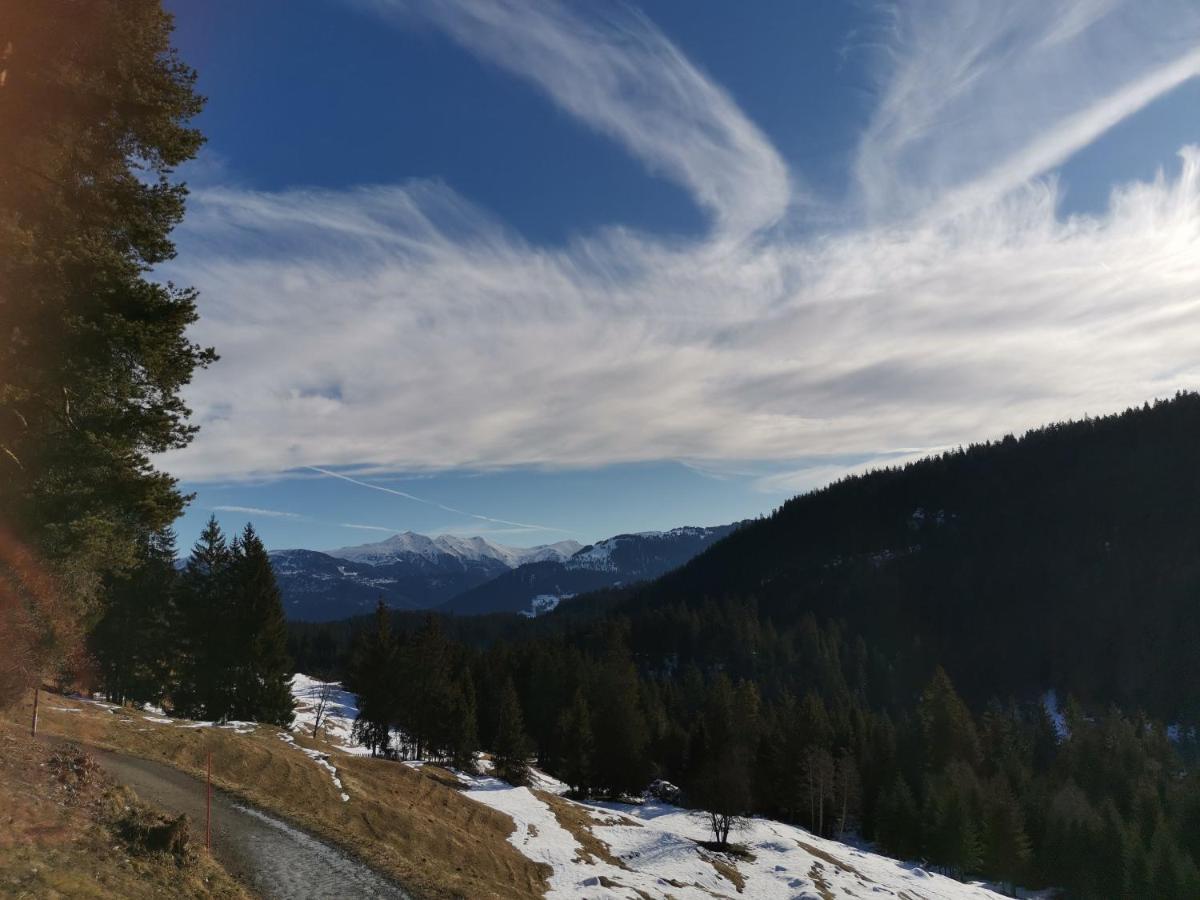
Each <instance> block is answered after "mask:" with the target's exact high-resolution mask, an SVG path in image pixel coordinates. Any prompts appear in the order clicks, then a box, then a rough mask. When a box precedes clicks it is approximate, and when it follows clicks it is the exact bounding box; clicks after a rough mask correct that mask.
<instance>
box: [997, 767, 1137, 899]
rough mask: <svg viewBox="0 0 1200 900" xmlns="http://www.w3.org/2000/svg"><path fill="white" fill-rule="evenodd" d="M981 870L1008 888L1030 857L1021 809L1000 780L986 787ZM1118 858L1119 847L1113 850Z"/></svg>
mask: <svg viewBox="0 0 1200 900" xmlns="http://www.w3.org/2000/svg"><path fill="white" fill-rule="evenodd" d="M982 845H983V871H985V872H987V873H988V875H989V877H991V878H996V879H998V880H1000V881H1002V882H1006V883H1007V884H1009V885H1015V884H1018V883H1019V882H1020V881H1021V880H1022V878H1023V877H1024V876H1025V874H1026V871H1027V868H1026V867H1027V865H1028V863H1029V858H1030V850H1031V848H1030V844H1029V838H1028V836H1027V835H1026V834H1025V823H1024V821H1023V816H1022V815H1021V807H1020V806H1019V805H1018V804H1017V801H1016V798H1015V797H1014V796H1013V793H1012V790H1011V789H1010V788H1009V786H1008V784H1007V782H1005V781H1004V780H1003V779H1002V778H999V777H998V778H996V779H994V780H993V782H992V784H991V785H990V786H989V791H988V797H987V799H986V801H985V810H984V821H983V836H982ZM1116 850H1117V853H1118V859H1119V858H1120V847H1117V848H1116Z"/></svg>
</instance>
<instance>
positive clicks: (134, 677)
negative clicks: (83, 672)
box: [89, 528, 179, 703]
mask: <svg viewBox="0 0 1200 900" xmlns="http://www.w3.org/2000/svg"><path fill="white" fill-rule="evenodd" d="M178 585H179V575H178V573H177V572H176V570H175V532H174V531H172V530H171V529H170V528H164V529H162V530H160V531H156V532H153V533H151V534H149V535H146V536H144V537H143V538H142V539H141V540H139V542H138V559H137V563H136V564H135V566H134V567H133V569H131V570H129V571H127V572H125V573H122V574H120V575H113V576H109V578H107V579H106V583H105V587H104V591H103V593H102V597H103V601H102V606H101V614H100V620H99V621H98V622H97V623H96V626H95V628H94V629H93V630H92V634H91V636H90V639H89V645H90V648H91V651H92V654H93V656H94V657H95V659H96V662H97V666H98V668H99V671H100V679H101V686H102V687H103V689H104V692H105V694H106V695H107V696H108V698H109V700H111V701H112V702H114V703H124V702H126V701H131V700H132V701H135V702H140V703H160V702H161V701H162V698H163V696H164V694H165V693H166V692H167V683H168V676H169V674H170V671H171V661H172V658H173V656H174V647H173V646H172V643H171V625H172V616H173V614H174V607H175V596H176V593H177V591H178Z"/></svg>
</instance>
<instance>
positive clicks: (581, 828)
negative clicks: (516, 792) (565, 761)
mask: <svg viewBox="0 0 1200 900" xmlns="http://www.w3.org/2000/svg"><path fill="white" fill-rule="evenodd" d="M533 793H534V796H536V797H537V798H538V799H539V800H541V801H542V802H543V803H545V804H546V805H547V806H549V807H550V810H551V812H553V813H554V818H556V819H557V820H558V824H559V825H561V826H562V827H563V828H565V829H566V830H567V831H569V832H570V833H571V836H572V837H573V838H575V840H576V841H578V842H579V857H580V859H582V860H583V862H585V863H588V864H589V865H594V864H595V862H596V860H597V859H599V860H601V861H602V862H606V863H608V864H609V865H612V866H616V867H617V868H619V869H628V868H629V866H627V865H625V862H624V860H622V859H621V858H620V857H618V856H614V855H613V852H612V850H611V849H610V848H609V846H608V844H606V843H604V841H602V840H600V838H598V837H596V835H595V834H593V833H592V825H594V824H596V823H595V822H594V821H593V820H592V817H591V816H590V815H589V814H588V811H587V810H586V809H584V808H583V807H582V806H578V805H576V804H574V803H570V802H568V801H566V800H564V799H563V798H562V797H560V796H558V795H557V794H551V793H550V792H549V791H537V790H535V791H534V792H533ZM620 824H625V823H624V822H621V823H620ZM637 824H639V825H640V824H641V823H640V822H639V823H637Z"/></svg>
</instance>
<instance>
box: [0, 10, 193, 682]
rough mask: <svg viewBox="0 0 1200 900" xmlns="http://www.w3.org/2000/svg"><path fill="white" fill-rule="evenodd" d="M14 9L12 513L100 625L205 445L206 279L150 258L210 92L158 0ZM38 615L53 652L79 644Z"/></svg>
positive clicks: (180, 198) (9, 293)
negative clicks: (198, 446) (162, 277)
mask: <svg viewBox="0 0 1200 900" xmlns="http://www.w3.org/2000/svg"><path fill="white" fill-rule="evenodd" d="M3 20H4V35H3V40H2V41H0V49H2V50H3V53H4V61H3V68H4V80H3V82H2V85H0V93H2V94H3V96H2V97H0V134H3V135H4V150H3V153H0V247H3V251H2V252H0V334H3V335H5V339H4V340H3V341H0V522H3V523H5V526H6V529H7V530H10V531H11V535H10V537H12V538H14V539H16V540H18V541H20V542H21V543H22V544H23V545H25V546H26V547H28V548H30V549H31V551H32V552H33V553H34V554H35V555H36V556H37V557H40V558H41V559H42V560H43V561H44V562H45V563H46V564H47V566H46V568H47V570H48V571H49V572H51V573H52V577H53V579H54V582H55V583H56V585H57V588H58V590H56V591H55V592H54V595H55V596H57V597H60V598H65V599H64V602H66V603H68V604H70V611H71V613H72V614H73V616H74V617H75V618H76V619H78V620H84V619H87V618H88V617H90V615H91V614H92V613H94V612H98V610H96V608H95V604H96V602H97V600H98V599H99V598H98V591H99V589H100V587H101V585H102V583H103V580H104V578H105V577H106V576H120V575H121V573H122V572H124V571H127V570H128V569H129V568H130V567H131V566H132V565H133V564H134V563H135V561H136V558H137V554H138V542H139V540H145V538H146V535H149V534H152V533H155V532H158V531H160V530H161V529H163V528H165V527H167V526H169V525H170V523H171V522H172V520H174V519H175V518H176V517H177V516H178V515H179V513H180V512H181V510H182V508H183V504H184V498H183V496H182V494H181V493H180V492H179V490H178V488H177V485H176V481H175V479H174V478H172V477H171V476H169V475H167V474H166V473H164V472H160V471H157V470H156V469H155V468H154V466H153V465H152V462H151V459H152V455H153V454H157V453H161V452H163V451H165V450H168V449H171V448H175V447H182V446H184V445H186V444H187V443H188V442H189V440H190V439H191V437H192V435H193V433H194V431H195V428H194V426H191V425H189V424H188V415H189V411H188V409H187V408H186V406H185V405H184V403H183V400H182V397H181V393H180V392H181V390H182V388H183V387H184V385H186V384H187V383H188V381H189V380H190V379H191V376H192V373H193V372H194V370H195V369H197V368H199V367H203V366H205V365H207V364H208V363H209V362H211V361H212V360H213V359H214V358H215V357H214V355H213V353H212V352H211V351H210V350H204V349H202V348H200V347H198V346H196V345H194V344H193V343H191V342H190V341H189V340H188V339H187V335H186V329H187V327H188V325H190V324H191V323H192V322H193V321H194V320H195V318H196V311H195V302H194V294H193V292H191V291H189V290H186V289H179V288H176V287H174V286H172V285H169V284H164V283H161V282H160V281H158V280H155V279H152V278H150V277H149V272H150V270H151V269H153V268H154V267H155V266H157V265H158V264H159V263H162V262H163V261H164V260H167V259H169V258H170V257H171V256H172V255H173V253H174V247H173V246H172V243H171V241H170V239H169V236H170V232H171V229H172V228H173V227H174V226H175V225H176V224H177V223H178V222H179V221H180V219H181V218H182V216H183V211H184V199H185V196H186V193H187V192H186V188H185V186H184V185H183V184H182V183H181V182H179V181H177V180H175V179H174V178H173V170H174V169H175V167H176V166H178V165H180V164H181V163H183V162H185V161H186V160H188V159H190V158H192V157H193V156H194V155H195V153H196V151H197V150H198V149H199V147H200V145H201V143H202V140H203V139H202V137H201V135H200V133H199V132H198V131H196V130H195V129H193V128H191V127H189V124H188V123H189V120H191V119H192V118H193V117H194V116H195V115H197V114H198V113H199V111H200V109H201V106H202V103H203V101H202V99H201V98H200V97H199V96H198V95H197V94H196V93H195V90H194V82H195V73H194V72H192V70H191V69H189V68H188V67H187V66H186V65H184V64H183V63H182V62H181V61H180V60H179V58H178V57H177V56H176V54H175V52H174V50H173V49H172V48H171V46H170V36H171V29H172V21H171V17H170V16H169V15H167V14H166V13H165V12H164V11H163V10H162V7H161V4H160V2H159V0H86V2H76V0H39V2H36V3H8V4H5V8H4V13H3ZM0 575H2V576H4V577H7V575H8V573H6V572H4V571H3V564H2V563H0ZM39 596H41V594H40V593H39V592H31V594H30V599H31V600H32V601H37V600H38V597H39ZM47 602H48V601H47ZM47 612H48V610H47ZM32 621H33V623H34V625H35V626H36V628H35V633H36V635H37V640H36V642H35V646H34V648H32V649H34V650H35V651H36V653H37V654H38V656H39V657H42V658H44V659H46V660H47V661H48V660H49V658H50V657H53V656H61V655H62V654H64V653H66V652H67V651H68V650H71V649H73V648H69V647H62V646H59V643H60V642H61V641H63V640H73V637H72V634H73V632H72V631H71V630H70V629H64V628H58V627H54V626H55V625H56V623H55V621H54V620H52V619H49V618H45V617H44V616H42V617H39V616H34V617H33V620H32ZM45 626H50V627H45ZM18 637H20V635H11V636H10V640H11V639H15V638H18ZM14 649H15V648H12V647H9V648H8V650H9V652H14ZM40 668H42V669H45V665H42V666H40Z"/></svg>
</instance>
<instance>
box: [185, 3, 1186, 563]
mask: <svg viewBox="0 0 1200 900" xmlns="http://www.w3.org/2000/svg"><path fill="white" fill-rule="evenodd" d="M167 6H168V8H170V9H172V11H173V12H174V13H175V14H176V17H177V34H176V43H177V45H178V46H179V48H180V50H181V53H182V55H183V57H184V58H185V59H186V60H187V61H188V62H189V63H190V64H192V65H193V66H195V67H196V68H197V69H198V70H199V73H200V89H201V91H202V92H203V93H204V94H205V95H207V97H208V98H209V103H208V107H207V109H206V111H205V112H204V114H203V115H202V117H201V119H200V122H199V124H200V126H201V127H202V129H203V130H204V131H205V133H206V135H207V136H208V145H207V146H206V148H205V150H204V151H203V154H202V156H201V158H200V159H199V160H198V161H197V162H196V163H194V164H191V165H189V167H188V169H187V171H186V173H185V174H186V177H187V179H188V181H189V183H190V184H191V185H192V187H193V198H192V202H191V205H190V207H189V217H188V219H187V221H186V222H185V223H184V225H183V226H182V227H181V228H180V230H179V231H178V233H177V236H178V244H179V249H180V254H179V257H178V258H177V259H176V260H175V261H173V262H172V263H171V264H170V265H169V266H166V267H164V271H163V275H164V277H170V278H173V279H174V280H176V281H179V282H183V283H189V284H193V285H195V286H197V287H198V288H199V289H200V291H201V300H200V312H201V316H202V318H201V321H200V323H198V325H197V326H196V328H195V336H196V339H197V340H200V341H203V342H206V343H211V344H213V345H215V346H216V347H217V349H218V351H219V352H220V353H221V354H222V360H221V361H220V362H219V363H217V364H216V365H215V366H214V367H212V368H211V369H210V370H209V371H207V372H203V373H200V375H199V376H198V377H197V379H196V381H195V383H194V384H193V386H192V387H191V388H190V389H189V394H188V397H189V400H190V402H191V403H192V405H193V408H194V410H195V412H196V417H197V421H198V423H199V424H200V425H201V429H202V430H201V433H200V436H199V437H198V439H197V440H196V442H195V444H194V445H193V446H192V447H191V448H189V449H187V450H185V451H183V452H180V453H173V454H170V455H168V456H166V457H164V458H163V459H162V460H161V463H162V465H164V466H165V467H166V468H167V469H168V470H170V471H172V472H174V473H176V474H178V475H179V476H180V477H181V479H182V480H183V482H184V486H185V488H186V489H188V490H189V491H193V492H195V493H196V500H195V501H194V502H193V504H192V506H191V508H190V509H189V511H188V513H187V515H186V516H185V518H184V520H183V521H182V522H181V523H180V528H179V530H180V538H181V544H183V545H184V546H186V545H187V544H188V543H190V542H191V540H192V539H194V537H195V534H196V532H197V531H198V528H199V525H200V523H201V521H202V520H203V519H204V518H206V517H207V516H208V515H209V514H210V513H211V512H213V511H215V512H216V513H217V515H218V516H219V517H220V518H221V519H222V521H223V522H225V523H227V524H228V525H230V526H231V527H232V526H236V525H238V524H240V523H241V522H242V521H245V520H246V519H248V518H249V519H252V520H253V521H254V522H255V524H256V526H258V527H259V528H260V530H261V531H262V532H263V534H264V536H265V538H266V540H267V542H268V544H269V545H270V546H272V547H283V546H310V547H334V546H339V545H344V544H351V543H358V542H362V541H365V540H374V539H378V538H380V537H382V536H384V533H385V532H384V531H382V530H379V529H388V530H404V529H408V528H411V529H413V530H418V531H426V532H437V531H446V530H451V531H456V532H458V533H480V534H485V535H488V536H489V537H493V538H494V539H496V540H499V541H503V542H509V543H514V544H533V543H541V542H545V541H552V540H559V539H561V538H564V537H573V538H575V539H577V540H581V541H584V542H587V541H591V540H595V539H598V538H601V537H605V536H607V535H610V534H613V533H616V532H619V531H627V530H642V529H651V528H665V527H671V526H673V525H681V524H713V523H719V522H727V521H732V520H734V519H738V518H742V517H746V516H750V515H756V514H758V513H762V512H768V511H770V509H772V508H773V507H775V506H777V505H778V504H779V503H780V502H781V501H782V500H783V499H784V498H786V497H787V496H789V495H791V494H792V493H795V492H796V491H798V490H803V489H806V488H808V487H812V486H814V485H818V484H821V483H823V482H825V481H828V480H829V479H831V478H835V477H838V476H839V475H841V474H844V473H846V472H850V471H857V470H859V469H861V468H863V467H865V466H869V465H872V464H878V463H880V462H888V461H896V460H903V459H907V458H911V457H913V456H916V455H920V454H921V453H924V452H928V451H930V450H934V449H937V448H940V447H945V446H953V445H956V444H959V443H966V442H969V441H972V440H979V439H984V438H988V437H995V436H999V435H1001V434H1003V433H1005V432H1006V431H1011V430H1020V429H1022V428H1025V427H1029V426H1031V425H1035V424H1038V423H1041V422H1044V421H1047V420H1049V419H1055V418H1063V417H1070V416H1079V415H1082V414H1084V413H1085V412H1092V413H1095V412H1105V411H1109V410H1111V409H1115V408H1118V407H1120V406H1122V405H1126V404H1129V403H1135V402H1140V401H1141V400H1144V399H1147V398H1149V397H1153V396H1162V395H1165V394H1169V393H1172V392H1173V391H1174V390H1176V389H1178V388H1187V387H1196V386H1198V384H1197V383H1198V382H1200V368H1198V367H1197V364H1196V360H1200V356H1197V351H1198V350H1200V328H1198V327H1197V325H1196V322H1197V321H1198V320H1197V319H1196V317H1195V313H1196V312H1197V309H1196V304H1197V303H1198V302H1200V278H1198V277H1197V271H1196V269H1197V267H1196V260H1197V259H1198V258H1200V256H1198V255H1197V250H1198V249H1200V248H1198V247H1197V242H1198V239H1197V234H1198V223H1200V212H1198V206H1197V190H1198V185H1197V174H1196V172H1197V168H1198V166H1200V163H1198V161H1197V157H1196V156H1195V155H1194V153H1193V152H1192V151H1190V150H1188V149H1186V148H1188V147H1190V146H1191V145H1192V144H1195V143H1198V142H1200V116H1197V112H1198V111H1200V79H1197V78H1196V75H1197V73H1198V72H1200V52H1198V51H1197V49H1196V48H1197V46H1198V44H1200V41H1198V39H1200V10H1197V9H1196V8H1195V7H1194V5H1193V4H1191V3H1188V2H1183V0H1161V2H1137V3H1135V2H1132V0H1130V2H1121V0H1075V2H1070V3H1064V4H1062V5H1050V4H1045V3H1038V2H1026V0H1018V2H1013V3H1010V4H992V3H986V2H982V0H981V2H969V0H963V2H947V3H945V4H938V3H931V4H901V5H895V6H894V5H891V4H884V3H868V2H863V3H844V2H832V0H828V2H826V0H819V2H809V3H794V2H771V3H768V2H761V3H754V4H739V5H736V6H730V5H729V4H723V3H696V2H686V3H685V2H670V3H668V2H661V3H652V4H647V5H645V6H642V7H636V6H630V5H624V4H619V5H618V4H613V5H607V4H604V3H595V4H571V5H557V4H553V3H548V2H546V3H542V2H528V3H526V2H520V3H518V2H512V3H506V2H496V3H488V4H472V3H469V2H466V0H462V2H458V0H446V2H438V3H434V2H420V0H414V2H402V0H292V2H289V3H288V4H287V5H286V13H284V12H283V10H284V7H283V6H282V5H281V4H276V3H268V2H261V0H260V2H253V0H251V2H247V0H242V2H239V3H233V2H227V0H207V2H205V3H202V4H197V3H183V2H168V3H167ZM1051 6H1053V8H1051ZM1181 151H1182V156H1181ZM309 467H316V468H317V469H324V470H327V471H332V472H337V473H340V474H342V475H347V476H349V477H351V478H353V479H354V480H355V481H357V482H361V483H354V482H351V481H347V480H345V479H344V478H336V477H332V476H329V475H324V474H321V473H319V472H317V471H315V469H314V468H309ZM363 483H365V484H372V485H375V486H376V487H380V486H382V487H387V488H390V489H391V490H393V491H399V492H401V493H402V494H407V495H408V496H401V494H398V493H389V492H387V491H381V490H377V489H373V488H371V487H367V486H364V484H363ZM414 498H415V499H414ZM451 510H454V512H451ZM355 526H370V527H369V528H362V527H355Z"/></svg>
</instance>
